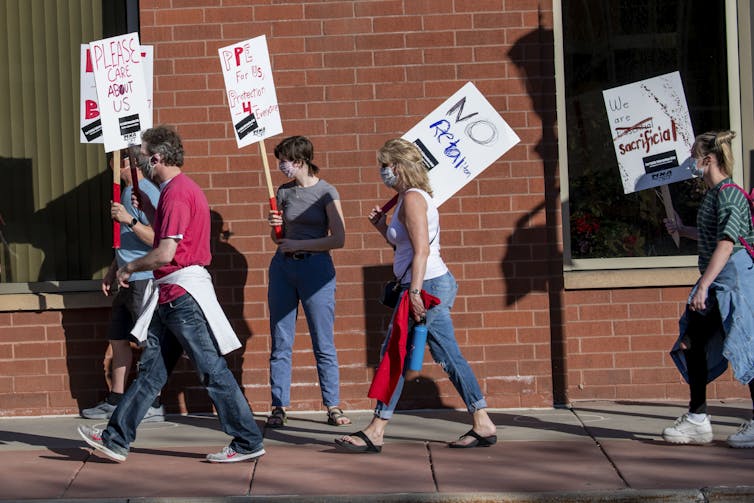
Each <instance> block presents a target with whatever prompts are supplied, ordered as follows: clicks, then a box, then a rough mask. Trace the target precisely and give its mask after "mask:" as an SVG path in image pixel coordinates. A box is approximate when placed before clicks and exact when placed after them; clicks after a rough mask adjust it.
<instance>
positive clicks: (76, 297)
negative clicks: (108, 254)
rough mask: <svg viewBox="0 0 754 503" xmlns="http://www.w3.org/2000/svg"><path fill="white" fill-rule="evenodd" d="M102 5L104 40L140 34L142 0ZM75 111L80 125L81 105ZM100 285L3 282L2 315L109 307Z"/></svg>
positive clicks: (0, 295)
mask: <svg viewBox="0 0 754 503" xmlns="http://www.w3.org/2000/svg"><path fill="white" fill-rule="evenodd" d="M102 6H103V20H102V36H103V37H109V36H112V33H110V32H121V31H123V30H126V31H125V32H124V33H130V32H138V31H139V28H140V26H139V14H140V13H139V0H120V2H112V0H102ZM121 9H122V10H121ZM118 10H120V14H116V12H117V11H118ZM73 111H74V114H75V117H74V119H75V123H78V111H79V109H78V102H76V103H74V107H73ZM101 283H102V280H101V279H80V280H59V281H58V280H55V281H35V282H17V283H0V312H12V311H44V310H56V309H67V308H97V307H106V306H110V305H111V303H112V300H111V299H110V298H108V297H106V296H104V295H102V291H101Z"/></svg>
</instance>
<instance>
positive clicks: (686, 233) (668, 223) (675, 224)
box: [663, 212, 699, 241]
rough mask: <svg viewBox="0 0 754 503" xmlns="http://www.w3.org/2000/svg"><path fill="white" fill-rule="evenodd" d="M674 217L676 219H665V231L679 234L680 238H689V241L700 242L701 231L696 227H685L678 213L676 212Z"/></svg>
mask: <svg viewBox="0 0 754 503" xmlns="http://www.w3.org/2000/svg"><path fill="white" fill-rule="evenodd" d="M673 216H674V218H665V219H663V223H664V224H665V230H667V231H668V234H673V233H674V232H677V233H678V235H679V236H683V237H687V238H689V239H693V240H694V241H698V240H699V229H697V228H696V227H691V226H687V225H683V222H681V217H680V216H678V213H676V212H674V215H673Z"/></svg>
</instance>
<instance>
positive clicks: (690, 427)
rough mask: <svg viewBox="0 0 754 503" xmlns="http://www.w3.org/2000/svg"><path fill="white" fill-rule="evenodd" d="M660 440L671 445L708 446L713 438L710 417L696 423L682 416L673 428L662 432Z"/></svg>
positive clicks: (685, 415)
mask: <svg viewBox="0 0 754 503" xmlns="http://www.w3.org/2000/svg"><path fill="white" fill-rule="evenodd" d="M662 438H663V439H664V440H665V441H666V442H670V443H671V444H708V443H710V442H712V438H713V435H712V423H710V417H709V415H707V416H706V417H705V418H704V421H702V422H701V423H697V422H695V421H692V420H691V419H690V418H689V415H688V414H684V415H682V416H681V417H679V418H678V419H676V420H675V424H673V426H670V427H668V428H665V429H664V430H662Z"/></svg>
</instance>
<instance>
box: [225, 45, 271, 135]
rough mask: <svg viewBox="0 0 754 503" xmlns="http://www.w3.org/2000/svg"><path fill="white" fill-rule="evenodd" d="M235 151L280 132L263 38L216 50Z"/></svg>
mask: <svg viewBox="0 0 754 503" xmlns="http://www.w3.org/2000/svg"><path fill="white" fill-rule="evenodd" d="M218 54H219V56H220V64H221V66H222V69H223V76H224V78H225V90H226V93H227V97H228V107H229V108H230V118H231V121H232V122H233V131H234V133H235V135H236V142H238V148H242V147H245V146H246V145H251V144H252V143H255V142H258V141H260V140H264V139H265V138H269V137H270V136H274V135H276V134H279V133H282V132H283V125H282V122H281V120H280V110H279V108H278V100H277V95H276V93H275V83H274V82H273V80H272V65H271V64H270V55H269V53H268V52H267V38H266V37H265V36H264V35H260V36H259V37H255V38H252V39H250V40H246V41H244V42H239V43H237V44H233V45H229V46H226V47H221V48H220V49H218Z"/></svg>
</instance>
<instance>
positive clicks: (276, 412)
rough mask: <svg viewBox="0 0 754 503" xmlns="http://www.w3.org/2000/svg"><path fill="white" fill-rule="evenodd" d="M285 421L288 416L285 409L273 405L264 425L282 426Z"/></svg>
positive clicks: (270, 426) (269, 426) (271, 426)
mask: <svg viewBox="0 0 754 503" xmlns="http://www.w3.org/2000/svg"><path fill="white" fill-rule="evenodd" d="M287 422H288V416H287V415H286V413H285V409H283V408H282V407H275V408H274V409H272V413H271V414H270V416H269V417H268V418H267V422H266V423H265V426H266V427H268V428H282V427H283V425H285V423H287Z"/></svg>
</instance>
